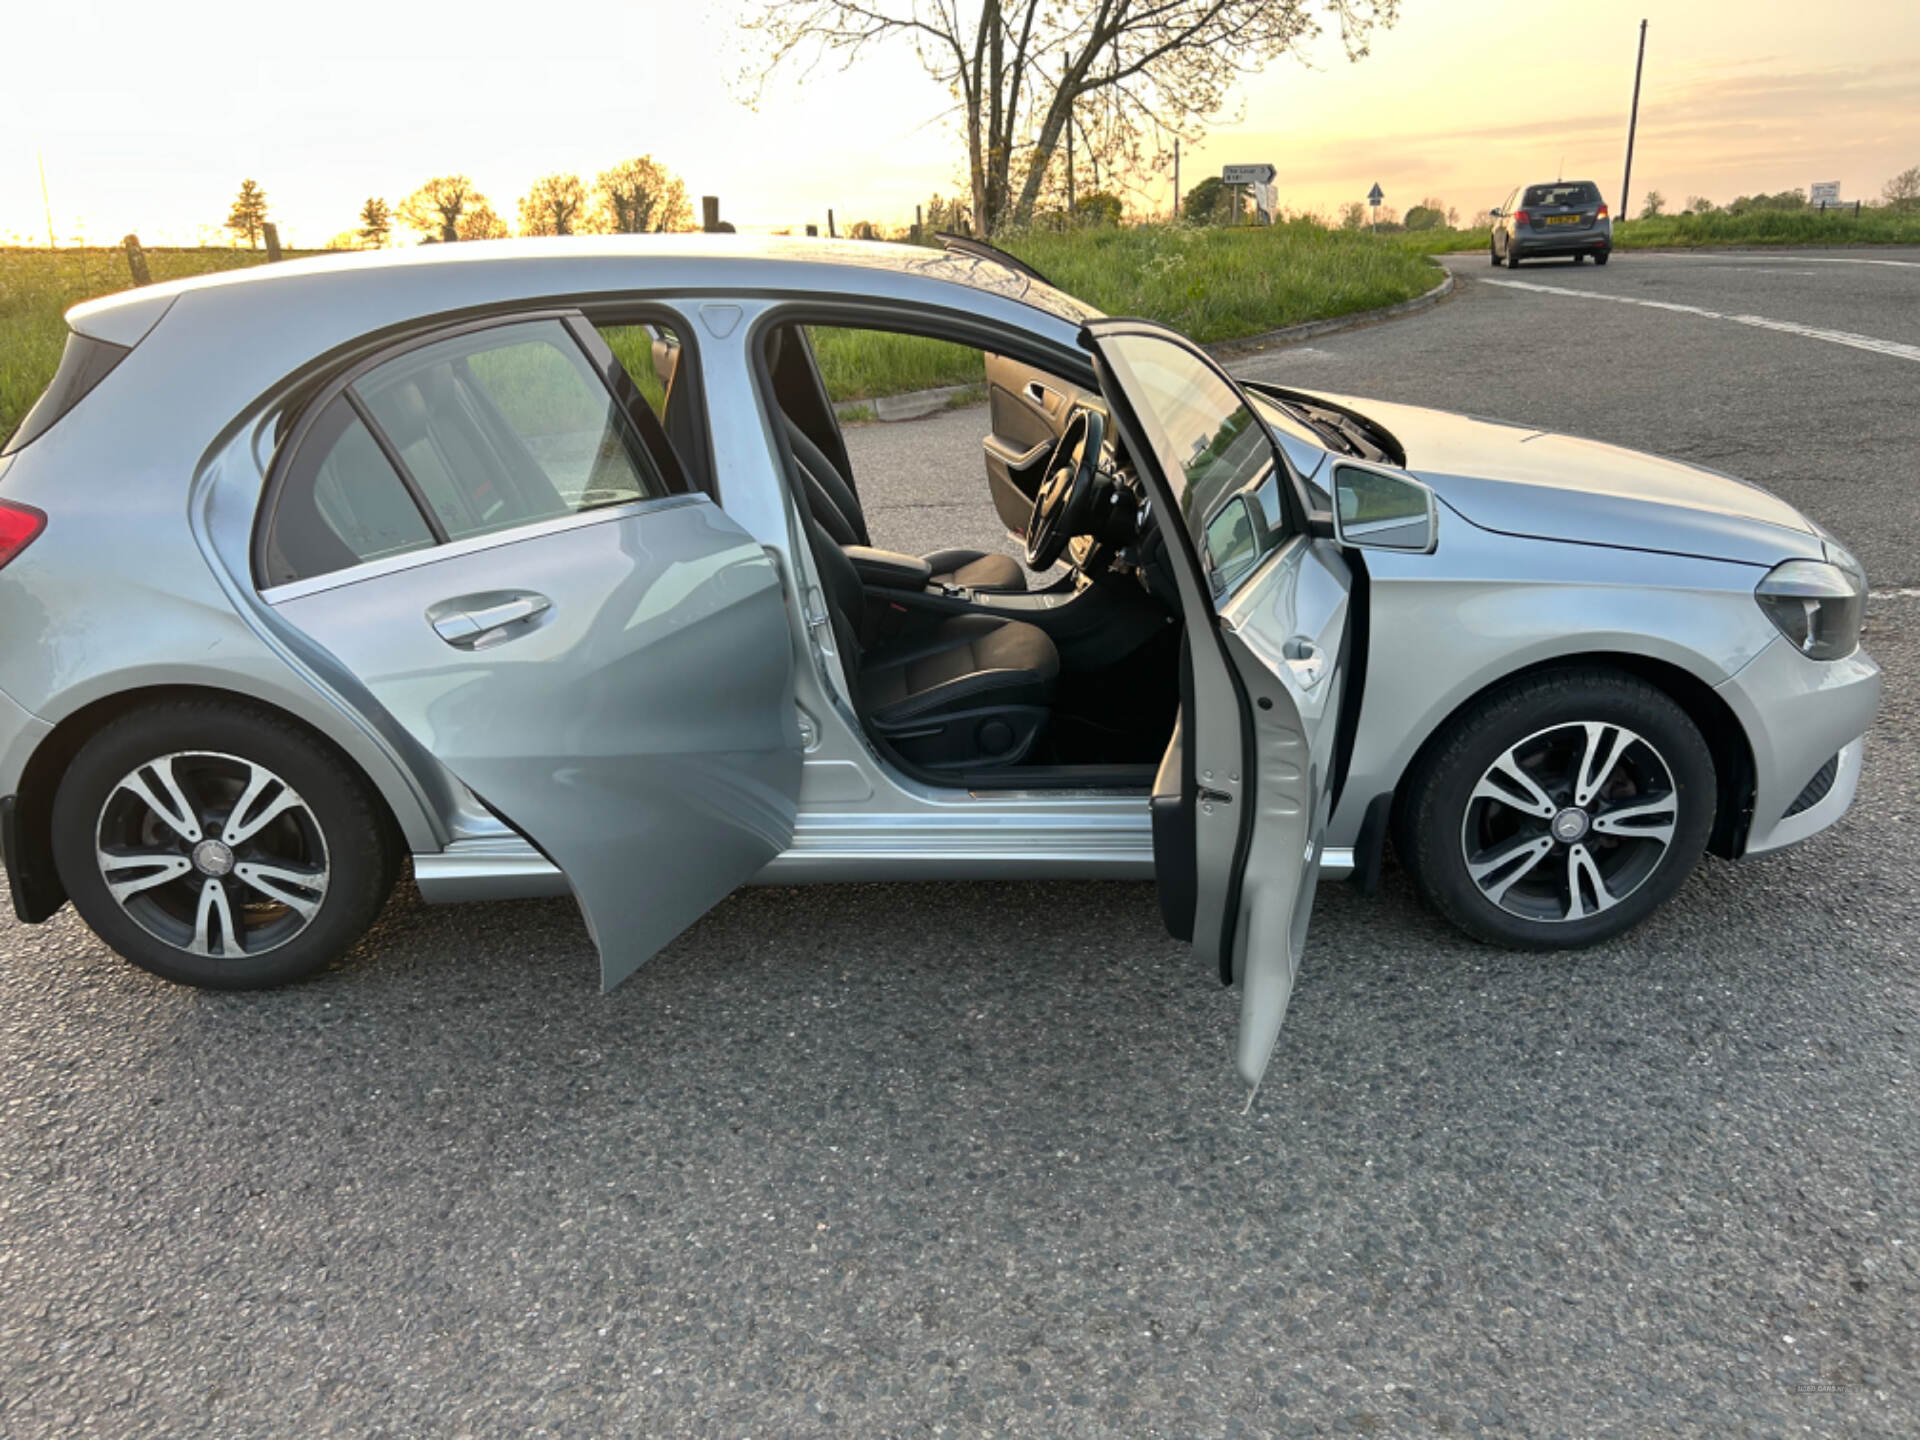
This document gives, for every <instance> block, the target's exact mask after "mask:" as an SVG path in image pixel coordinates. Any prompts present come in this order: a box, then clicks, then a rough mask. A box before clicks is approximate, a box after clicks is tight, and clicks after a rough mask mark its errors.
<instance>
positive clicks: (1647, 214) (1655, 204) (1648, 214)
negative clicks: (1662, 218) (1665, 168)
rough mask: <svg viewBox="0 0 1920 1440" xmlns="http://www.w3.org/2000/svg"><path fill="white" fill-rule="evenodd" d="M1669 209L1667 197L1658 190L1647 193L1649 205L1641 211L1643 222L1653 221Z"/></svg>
mask: <svg viewBox="0 0 1920 1440" xmlns="http://www.w3.org/2000/svg"><path fill="white" fill-rule="evenodd" d="M1666 208H1667V197H1666V196H1664V195H1662V194H1661V193H1660V192H1659V191H1658V190H1649V191H1647V203H1646V205H1645V206H1644V207H1642V209H1641V211H1640V218H1641V219H1642V220H1651V219H1653V218H1654V217H1655V216H1656V215H1658V214H1660V213H1661V212H1662V211H1664V210H1665V209H1666Z"/></svg>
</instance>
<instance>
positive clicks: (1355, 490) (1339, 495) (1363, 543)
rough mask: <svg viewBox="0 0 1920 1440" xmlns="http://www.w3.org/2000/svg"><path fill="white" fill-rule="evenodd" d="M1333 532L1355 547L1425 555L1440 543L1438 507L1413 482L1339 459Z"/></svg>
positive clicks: (1426, 491)
mask: <svg viewBox="0 0 1920 1440" xmlns="http://www.w3.org/2000/svg"><path fill="white" fill-rule="evenodd" d="M1333 533H1334V538H1336V539H1337V540H1338V541H1339V542H1340V543H1341V544H1342V545H1350V546H1352V547H1353V548H1354V549H1356V550H1401V551H1408V552H1411V553H1413V554H1416V555H1426V554H1430V553H1432V551H1433V548H1434V546H1436V545H1437V544H1439V543H1440V507H1439V505H1438V504H1437V503H1436V502H1435V500H1434V498H1433V491H1432V490H1430V489H1428V488H1427V487H1426V486H1425V485H1422V484H1421V483H1420V482H1419V481H1418V480H1412V479H1409V478H1408V477H1407V476H1405V475H1396V474H1394V473H1393V472H1392V471H1388V470H1375V469H1372V468H1370V467H1369V466H1365V465H1352V464H1348V463H1346V462H1345V461H1341V462H1338V463H1336V464H1335V465H1334V467H1333Z"/></svg>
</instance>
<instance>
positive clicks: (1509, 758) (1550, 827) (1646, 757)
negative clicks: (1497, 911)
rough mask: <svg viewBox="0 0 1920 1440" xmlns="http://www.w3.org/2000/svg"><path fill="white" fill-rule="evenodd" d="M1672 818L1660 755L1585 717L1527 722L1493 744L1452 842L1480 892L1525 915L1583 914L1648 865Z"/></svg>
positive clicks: (1675, 818)
mask: <svg viewBox="0 0 1920 1440" xmlns="http://www.w3.org/2000/svg"><path fill="white" fill-rule="evenodd" d="M1679 820H1680V805H1679V796H1678V794H1677V792H1676V789H1675V786H1674V782H1673V772H1672V770H1671V768H1670V767H1669V766H1668V764H1667V762H1666V759H1665V758H1664V757H1663V756H1662V755H1661V754H1660V752H1659V751H1658V750H1657V749H1655V748H1654V747H1653V745H1652V744H1650V743H1649V742H1648V741H1647V740H1646V739H1645V738H1644V737H1643V736H1641V735H1638V734H1636V733H1635V732H1634V731H1632V730H1629V729H1627V728H1626V727H1625V726H1621V725H1613V724H1608V723H1605V722H1602V721H1597V720H1584V721H1573V722H1570V723H1566V724H1561V725H1555V726H1551V727H1549V728H1548V729H1545V730H1539V731H1536V732H1534V733H1533V734H1532V735H1529V736H1527V737H1526V739H1524V740H1522V741H1520V742H1519V744H1517V745H1514V746H1512V747H1511V748H1510V749H1508V750H1506V751H1505V752H1503V753H1502V754H1501V755H1500V757H1499V758H1498V759H1496V760H1495V761H1494V762H1493V763H1492V764H1491V765H1489V766H1488V767H1487V769H1486V771H1485V772H1484V773H1483V774H1482V775H1481V777H1480V780H1479V783H1477V784H1476V785H1475V786H1474V787H1473V792H1472V794H1471V796H1470V797H1469V799H1468V801H1467V809H1466V815H1465V817H1464V820H1463V822H1462V826H1461V850H1462V853H1463V855H1464V856H1465V858H1466V863H1467V873H1468V875H1469V876H1470V877H1471V878H1472V880H1473V883H1474V885H1475V886H1477V887H1478V888H1479V891H1480V893H1481V895H1483V896H1484V897H1485V898H1486V899H1487V900H1489V901H1491V902H1492V903H1493V904H1495V905H1497V906H1499V907H1500V908H1501V909H1502V910H1505V911H1507V912H1508V913H1510V914H1513V915H1517V916H1520V917H1521V918H1523V919H1526V920H1533V921H1539V922H1545V923H1559V922H1566V921H1574V920H1586V919H1591V918H1592V917H1593V916H1595V915H1598V914H1600V913H1601V912H1603V911H1606V910H1610V909H1612V908H1613V907H1614V906H1615V905H1618V904H1619V903H1620V902H1621V901H1622V900H1625V899H1626V898H1627V897H1628V896H1629V895H1631V894H1633V892H1634V891H1636V890H1638V889H1639V888H1640V887H1641V886H1642V885H1643V884H1645V883H1646V881H1647V880H1648V878H1649V877H1650V876H1652V874H1653V873H1654V871H1655V870H1657V869H1658V868H1659V866H1660V861H1661V860H1662V858H1663V857H1664V856H1665V855H1666V853H1667V850H1668V848H1669V847H1670V846H1671V845H1672V843H1673V837H1674V834H1675V831H1676V830H1677V829H1678V826H1679Z"/></svg>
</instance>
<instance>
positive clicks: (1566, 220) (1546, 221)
mask: <svg viewBox="0 0 1920 1440" xmlns="http://www.w3.org/2000/svg"><path fill="white" fill-rule="evenodd" d="M1580 219H1581V217H1580V216H1578V215H1542V216H1541V217H1540V223H1541V224H1543V225H1578V224H1579V223H1580Z"/></svg>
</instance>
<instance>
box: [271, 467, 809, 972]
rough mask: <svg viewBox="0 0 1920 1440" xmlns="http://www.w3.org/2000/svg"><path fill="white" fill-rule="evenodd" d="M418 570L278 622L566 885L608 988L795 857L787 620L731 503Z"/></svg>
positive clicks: (537, 539)
mask: <svg viewBox="0 0 1920 1440" xmlns="http://www.w3.org/2000/svg"><path fill="white" fill-rule="evenodd" d="M408 559H409V560H411V561H412V562H413V563H408V564H403V565H401V566H400V567H399V568H392V569H387V570H385V571H384V572H383V573H379V574H376V575H373V576H370V577H368V578H363V579H358V580H356V579H353V578H351V576H352V572H347V573H346V574H344V575H343V576H342V581H343V583H341V584H339V585H336V586H333V587H331V588H326V589H322V590H320V591H318V592H316V593H308V594H301V595H298V596H297V597H295V598H292V599H287V600H282V601H280V602H279V604H278V606H277V609H278V612H279V614H280V615H281V616H282V617H283V618H284V619H285V620H287V621H288V623H290V624H291V625H293V626H294V627H295V628H297V629H299V630H301V631H302V632H304V633H305V634H307V635H308V636H310V637H312V639H314V640H315V641H317V642H318V643H319V644H321V645H323V646H325V647H326V648H327V649H328V650H330V651H331V652H332V653H333V654H334V655H335V656H336V657H337V658H338V659H339V660H340V662H341V663H342V664H343V665H344V666H345V667H346V668H347V669H348V670H350V671H351V672H352V673H353V674H354V675H355V676H356V677H357V678H358V679H359V680H360V681H361V682H362V683H363V684H364V685H365V686H366V687H367V689H368V690H369V691H370V692H371V693H372V694H373V696H374V697H375V698H376V699H377V700H378V701H379V702H380V704H382V705H383V706H385V707H386V709H387V710H388V711H390V712H391V713H392V715H393V717H394V718H395V719H396V720H397V721H398V722H399V723H400V724H401V725H402V726H403V727H405V729H406V730H407V731H408V732H409V733H410V734H412V735H413V737H414V738H415V739H417V740H418V741H419V742H420V743H421V744H422V745H423V746H425V747H426V748H427V749H428V750H430V751H431V752H432V753H433V754H434V756H435V757H437V758H438V759H439V760H440V761H441V763H442V764H444V765H445V766H446V767H447V768H448V769H449V770H450V771H452V772H453V773H454V774H455V775H456V776H458V777H459V778H460V779H461V780H462V781H463V782H464V783H465V784H466V785H467V787H468V788H469V789H471V790H472V791H473V792H474V793H475V794H477V795H478V796H480V798H481V799H483V800H484V801H485V802H486V803H487V804H488V805H489V806H490V807H492V808H493V809H495V810H496V811H497V812H498V813H499V814H500V815H501V816H502V817H503V818H504V819H506V820H507V821H508V822H509V823H510V824H512V825H514V826H515V827H516V828H517V829H519V830H520V831H521V832H522V833H523V834H525V835H526V836H527V837H528V838H529V839H531V840H532V841H533V842H534V844H536V845H537V846H539V847H540V849H541V850H542V851H544V852H545V853H546V854H547V855H548V857H549V858H551V859H552V860H553V862H554V863H555V864H556V865H558V866H559V867H560V869H561V870H562V871H563V872H564V873H565V874H566V877H567V880H568V882H569V883H570V884H571V885H572V887H573V893H574V895H575V897H576V899H577V900H578V901H579V904H580V909H581V912H582V914H583V915H584V916H585V917H586V921H587V928H588V930H589V932H590V933H591V935H592V937H593V940H594V944H595V945H596V946H598V948H599V951H600V965H601V980H602V984H603V986H604V988H606V989H612V988H613V987H614V986H615V985H617V984H619V983H620V982H621V981H622V980H624V979H625V978H626V977H627V976H628V975H630V974H632V973H633V971H634V970H635V969H637V968H638V967H639V966H640V964H641V963H642V962H643V961H645V960H646V959H647V958H648V957H649V956H651V955H652V954H653V953H654V952H655V951H656V950H658V949H659V948H660V947H661V946H663V945H665V944H666V943H667V942H668V941H670V940H671V939H673V937H674V936H675V935H677V934H679V933H680V931H682V930H683V929H685V928H686V927H687V926H688V925H690V924H691V923H692V922H693V921H694V920H696V919H697V918H699V916H700V915H701V914H703V913H704V912H705V911H706V910H707V909H708V908H710V907H711V906H712V905H713V904H715V903H716V902H717V901H719V900H720V899H721V898H722V897H723V896H725V895H726V894H727V893H728V892H729V891H731V890H733V889H734V888H735V887H736V886H737V885H739V884H741V883H742V882H744V881H745V880H747V879H748V878H749V877H750V876H752V875H753V874H754V872H756V871H757V870H759V869H760V868H761V867H762V866H763V865H765V864H766V863H767V861H769V860H771V859H772V858H773V857H774V856H775V855H777V854H779V853H780V851H782V850H784V849H785V848H786V847H787V846H788V845H789V844H790V843H791V840H792V836H793V823H794V815H795V810H796V804H797V798H798V795H799V788H800V736H799V729H798V721H797V718H796V715H795V711H794V707H793V676H792V664H793V661H792V641H791V638H790V631H789V625H788V619H787V610H786V602H785V599H784V597H783V593H782V588H781V582H780V577H779V574H778V572H777V571H776V570H775V568H774V565H773V562H772V561H771V560H770V559H769V558H768V557H767V554H766V553H765V551H764V550H762V548H761V547H760V546H759V545H758V544H756V543H755V542H754V541H753V540H752V539H751V538H750V537H749V536H748V535H747V534H746V532H745V531H743V530H741V529H740V528H739V527H738V526H737V525H735V524H734V523H733V521H732V520H730V519H728V518H727V516H726V515H725V514H724V513H723V512H722V511H721V510H720V509H719V508H718V507H716V506H715V505H714V504H713V503H712V502H711V501H709V500H707V499H706V498H705V497H704V496H699V497H684V498H674V499H668V500H660V501H652V502H647V503H643V504H640V505H633V506H622V507H620V509H618V510H616V511H607V512H604V513H594V512H590V513H588V514H586V515H583V516H581V517H578V518H577V519H575V520H573V521H570V522H563V523H561V524H560V525H558V526H543V527H539V528H537V529H535V530H532V531H527V532H508V533H507V534H504V535H500V536H495V537H492V538H491V539H490V540H489V541H486V542H470V543H469V544H467V545H464V546H462V545H453V546H447V547H443V548H442V549H440V550H435V551H429V552H424V553H423V554H421V555H419V556H418V557H417V558H416V557H408Z"/></svg>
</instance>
